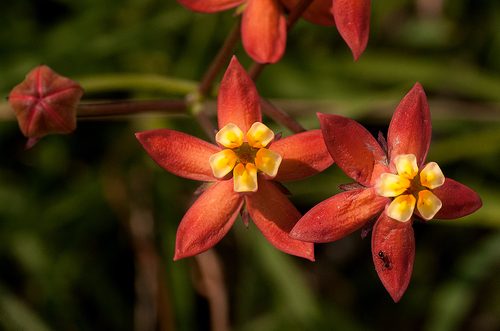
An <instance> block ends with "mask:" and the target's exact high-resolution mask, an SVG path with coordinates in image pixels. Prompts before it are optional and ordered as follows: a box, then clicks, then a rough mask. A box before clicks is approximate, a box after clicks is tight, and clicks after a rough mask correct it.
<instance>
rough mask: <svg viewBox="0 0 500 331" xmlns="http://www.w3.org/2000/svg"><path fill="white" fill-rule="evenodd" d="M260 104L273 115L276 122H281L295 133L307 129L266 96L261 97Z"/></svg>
mask: <svg viewBox="0 0 500 331" xmlns="http://www.w3.org/2000/svg"><path fill="white" fill-rule="evenodd" d="M260 104H261V105H262V109H263V110H264V112H265V113H266V114H267V115H268V116H269V117H271V118H272V119H273V120H274V121H275V122H278V123H281V124H282V125H284V126H285V127H287V128H288V129H289V130H290V131H292V132H293V133H300V132H304V131H306V129H305V128H304V127H303V126H302V125H301V124H300V123H299V122H297V121H295V120H294V119H293V118H291V117H290V116H289V115H288V114H287V113H285V112H284V111H283V110H281V109H279V108H278V107H276V106H275V105H273V104H272V103H270V102H269V101H267V100H266V99H264V98H260Z"/></svg>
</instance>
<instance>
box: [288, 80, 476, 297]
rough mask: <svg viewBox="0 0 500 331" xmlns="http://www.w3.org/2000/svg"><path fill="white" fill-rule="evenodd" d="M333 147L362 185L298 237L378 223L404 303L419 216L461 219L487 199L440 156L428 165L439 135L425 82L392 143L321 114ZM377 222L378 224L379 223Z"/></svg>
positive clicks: (392, 280) (400, 118)
mask: <svg viewBox="0 0 500 331" xmlns="http://www.w3.org/2000/svg"><path fill="white" fill-rule="evenodd" d="M318 117H319V120H320V122H321V128H322V131H323V137H324V139H325V143H326V146H327V148H328V151H329V152H330V154H331V155H332V157H333V159H334V160H335V162H336V163H337V165H338V166H339V167H340V169H342V171H344V172H345V173H346V174H347V175H348V176H349V177H351V178H352V179H353V180H355V181H356V183H354V184H347V185H342V186H341V188H343V189H345V190H346V191H345V192H342V193H340V194H337V195H335V196H333V197H331V198H329V199H327V200H325V201H323V202H321V203H319V204H318V205H316V206H315V207H313V208H312V209H311V210H310V211H309V212H308V213H306V214H305V215H304V217H302V218H301V219H300V220H299V222H298V223H297V225H296V226H295V227H294V228H293V230H292V231H291V232H290V237H291V238H294V239H300V240H304V241H308V242H315V243H324V242H331V241H335V240H338V239H340V238H343V237H344V236H346V235H348V234H350V233H352V232H353V231H356V230H357V229H359V228H361V227H364V229H363V233H362V235H363V236H365V235H366V234H367V233H368V231H369V230H370V229H371V227H372V226H373V234H372V257H373V261H374V264H375V268H376V270H377V273H378V275H379V277H380V280H381V281H382V283H383V284H384V286H385V288H386V289H387V291H388V292H389V294H390V295H391V296H392V298H393V299H394V301H396V302H397V301H399V299H401V296H402V295H403V293H404V292H405V290H406V288H407V287H408V284H409V282H410V278H411V273H412V270H413V261H414V256H415V238H414V234H413V227H412V224H413V219H414V218H415V217H418V218H419V219H421V220H423V221H428V220H430V219H432V218H441V219H453V218H459V217H463V216H465V215H468V214H470V213H473V212H475V211H476V210H477V209H479V208H480V207H481V206H482V202H481V198H480V197H479V195H478V194H477V193H476V192H474V191H473V190H472V189H470V188H469V187H467V186H465V185H462V184H460V183H458V182H456V181H454V180H452V179H449V178H445V177H444V175H443V173H442V171H441V169H440V168H439V166H438V165H437V164H436V163H435V162H430V163H427V164H425V163H424V162H425V158H426V156H427V151H428V149H429V145H430V141H431V131H432V130H431V118H430V111H429V105H428V103H427V98H426V96H425V93H424V90H423V88H422V86H420V84H418V83H417V84H415V86H414V87H413V89H412V90H411V91H410V92H409V93H408V94H407V95H406V96H405V97H404V98H403V100H402V101H401V103H400V104H399V106H398V107H397V109H396V111H395V112H394V115H393V117H392V120H391V123H390V125H389V131H388V134H387V141H386V140H385V139H384V138H383V136H382V135H379V139H378V140H377V139H375V138H374V137H373V136H372V135H371V134H370V133H369V132H368V131H367V130H366V129H365V128H364V127H362V126H361V125H360V124H358V123H357V122H355V121H353V120H350V119H348V118H345V117H342V116H336V115H325V114H318ZM373 222H375V223H374V224H373Z"/></svg>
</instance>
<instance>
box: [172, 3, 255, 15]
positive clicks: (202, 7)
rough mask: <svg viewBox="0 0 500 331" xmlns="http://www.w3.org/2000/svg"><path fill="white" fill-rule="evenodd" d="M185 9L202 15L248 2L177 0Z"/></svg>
mask: <svg viewBox="0 0 500 331" xmlns="http://www.w3.org/2000/svg"><path fill="white" fill-rule="evenodd" d="M177 1H178V2H179V3H180V4H181V5H183V6H184V7H186V8H188V9H190V10H193V11H197V12H200V13H214V12H218V11H222V10H226V9H229V8H232V7H236V6H238V5H240V4H242V3H243V2H245V1H246V0H177Z"/></svg>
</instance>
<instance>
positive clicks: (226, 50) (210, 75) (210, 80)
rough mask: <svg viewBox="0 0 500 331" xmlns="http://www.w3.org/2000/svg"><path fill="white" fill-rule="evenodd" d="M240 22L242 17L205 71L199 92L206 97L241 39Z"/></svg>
mask: <svg viewBox="0 0 500 331" xmlns="http://www.w3.org/2000/svg"><path fill="white" fill-rule="evenodd" d="M240 23H241V19H238V21H237V22H236V24H235V26H234V27H233V29H232V30H231V32H230V33H229V35H228V36H227V38H226V40H225V41H224V44H223V45H222V47H221V48H220V50H219V52H218V53H217V55H216V56H215V58H214V60H213V61H212V64H211V65H210V67H209V68H208V70H207V71H206V72H205V75H204V76H203V78H202V80H201V82H200V85H199V86H198V93H199V94H200V95H201V96H203V97H204V96H206V95H208V94H209V93H210V91H211V90H212V88H213V86H214V82H215V80H216V79H217V76H218V75H219V73H220V72H221V71H222V69H224V67H225V65H226V63H227V62H228V60H229V58H230V56H231V55H232V54H233V51H234V48H235V47H236V44H237V43H238V41H239V40H240V36H241V28H240V26H241V24H240Z"/></svg>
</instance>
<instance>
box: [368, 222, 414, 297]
mask: <svg viewBox="0 0 500 331" xmlns="http://www.w3.org/2000/svg"><path fill="white" fill-rule="evenodd" d="M412 223H413V221H411V220H410V221H409V222H398V221H396V220H393V219H391V218H390V217H388V216H387V215H386V214H385V213H383V214H382V215H381V216H380V217H379V219H378V220H377V222H376V223H375V226H374V227H373V234H372V256H373V263H374V264H375V269H376V270H377V274H378V276H379V278H380V280H381V281H382V284H384V287H385V288H386V290H387V291H388V292H389V294H390V295H391V297H392V299H393V300H394V302H398V301H399V299H401V297H402V296H403V293H404V292H405V291H406V288H407V287H408V284H409V283H410V278H411V273H412V271H413V260H414V258H415V236H414V235H413V227H412ZM380 252H382V254H384V255H383V256H385V258H384V260H383V259H382V258H381V257H380V255H379V253H380ZM386 263H387V264H388V265H387V266H386Z"/></svg>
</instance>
